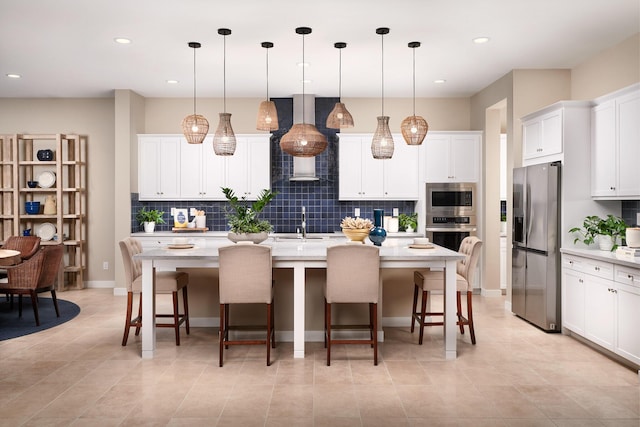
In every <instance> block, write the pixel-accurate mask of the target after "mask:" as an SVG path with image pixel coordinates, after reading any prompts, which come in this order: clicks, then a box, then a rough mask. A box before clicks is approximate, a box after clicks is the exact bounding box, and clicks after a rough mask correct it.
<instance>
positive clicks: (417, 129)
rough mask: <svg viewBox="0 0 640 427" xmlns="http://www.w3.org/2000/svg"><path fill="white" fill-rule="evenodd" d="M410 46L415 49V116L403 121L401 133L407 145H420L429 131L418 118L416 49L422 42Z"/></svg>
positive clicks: (423, 121)
mask: <svg viewBox="0 0 640 427" xmlns="http://www.w3.org/2000/svg"><path fill="white" fill-rule="evenodd" d="M408 46H409V47H410V48H411V49H413V115H412V116H409V117H407V118H406V119H404V120H403V121H402V123H401V124H400V131H401V132H402V137H403V138H404V141H405V142H406V143H407V145H420V144H422V141H424V137H425V136H427V132H428V131H429V125H428V124H427V121H426V120H425V119H423V118H422V117H421V116H416V48H417V47H420V42H410V43H409V45H408Z"/></svg>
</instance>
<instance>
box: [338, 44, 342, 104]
mask: <svg viewBox="0 0 640 427" xmlns="http://www.w3.org/2000/svg"><path fill="white" fill-rule="evenodd" d="M338 52H339V53H340V61H339V64H340V65H339V67H338V98H340V102H342V49H338Z"/></svg>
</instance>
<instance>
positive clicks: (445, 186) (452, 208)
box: [427, 182, 477, 216]
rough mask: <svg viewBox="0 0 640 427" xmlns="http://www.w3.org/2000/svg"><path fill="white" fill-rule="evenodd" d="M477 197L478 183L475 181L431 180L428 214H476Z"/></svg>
mask: <svg viewBox="0 0 640 427" xmlns="http://www.w3.org/2000/svg"><path fill="white" fill-rule="evenodd" d="M476 197H477V194H476V184H475V183H473V182H441V183H431V182H429V183H427V215H432V216H442V215H447V216H468V215H475V214H476V204H477V200H476Z"/></svg>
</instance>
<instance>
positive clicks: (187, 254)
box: [136, 238, 463, 359]
mask: <svg viewBox="0 0 640 427" xmlns="http://www.w3.org/2000/svg"><path fill="white" fill-rule="evenodd" d="M345 242H346V239H344V238H332V239H308V240H306V241H303V240H292V241H278V240H277V239H275V240H274V239H273V238H269V239H268V240H267V241H265V242H263V244H265V245H269V246H271V247H272V256H273V267H274V268H283V269H292V270H293V282H294V283H293V294H294V297H293V304H294V327H293V357H294V358H303V357H304V355H305V350H304V349H305V339H304V338H305V335H304V334H305V285H306V284H305V271H306V269H309V268H326V266H327V262H326V255H327V247H328V246H329V245H334V244H339V243H345ZM411 243H412V239H403V238H395V239H387V240H386V241H385V242H384V243H383V244H382V246H381V247H380V267H381V268H427V267H440V268H444V269H445V279H446V287H445V298H444V300H445V319H444V322H445V326H444V342H445V348H444V352H445V358H446V359H455V358H456V339H457V328H456V320H457V317H456V299H455V292H456V287H455V277H456V263H457V261H458V260H460V259H462V258H463V256H462V255H460V254H459V253H457V252H454V251H451V250H449V249H446V248H442V247H439V246H435V247H434V248H433V249H411V248H409V247H408V246H409V245H410V244H411ZM229 244H232V243H231V242H230V241H228V240H226V239H214V240H208V241H207V242H206V246H205V245H203V246H199V245H198V244H196V246H195V247H194V248H193V249H167V248H166V247H160V248H152V249H145V250H144V251H143V252H142V253H141V254H138V255H136V257H137V258H138V259H140V260H141V261H142V357H143V358H153V356H154V353H155V347H156V330H155V327H154V326H153V325H154V324H155V321H154V319H155V298H154V293H155V292H154V283H153V279H152V278H153V270H154V268H158V269H165V270H166V269H175V268H189V267H191V268H202V267H205V268H218V266H219V264H218V248H220V247H221V246H226V245H229ZM368 244H371V243H368ZM276 286H277V285H276ZM381 302H382V301H381ZM379 305H380V309H379V310H381V306H382V303H380V304H379Z"/></svg>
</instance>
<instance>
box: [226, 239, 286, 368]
mask: <svg viewBox="0 0 640 427" xmlns="http://www.w3.org/2000/svg"><path fill="white" fill-rule="evenodd" d="M219 254H220V271H219V282H220V340H219V345H220V362H219V363H220V366H221V367H222V365H223V360H224V350H225V349H228V348H229V346H230V345H266V347H267V366H270V365H271V348H272V347H273V348H275V347H276V339H275V328H274V304H273V272H272V260H271V247H270V246H264V245H257V244H253V243H250V242H247V243H237V244H234V245H230V246H223V247H221V248H220V249H219ZM256 303H258V304H265V305H266V309H267V316H266V317H267V319H266V320H267V322H266V323H267V325H266V336H265V339H244V340H240V339H238V338H237V337H234V338H233V339H231V338H230V337H229V331H230V330H233V329H238V327H237V326H230V325H229V306H230V304H256ZM242 329H243V330H257V329H261V330H263V329H264V327H258V326H243V327H242Z"/></svg>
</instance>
